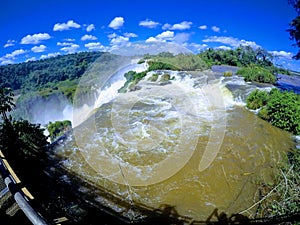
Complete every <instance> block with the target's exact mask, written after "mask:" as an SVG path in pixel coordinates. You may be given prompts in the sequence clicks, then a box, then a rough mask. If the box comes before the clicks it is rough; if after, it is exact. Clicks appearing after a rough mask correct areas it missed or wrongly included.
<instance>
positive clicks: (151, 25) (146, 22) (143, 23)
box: [139, 19, 159, 28]
mask: <svg viewBox="0 0 300 225" xmlns="http://www.w3.org/2000/svg"><path fill="white" fill-rule="evenodd" d="M158 25H159V23H158V22H154V21H152V20H149V19H146V20H143V21H140V22H139V26H142V27H147V28H155V27H157V26H158Z"/></svg>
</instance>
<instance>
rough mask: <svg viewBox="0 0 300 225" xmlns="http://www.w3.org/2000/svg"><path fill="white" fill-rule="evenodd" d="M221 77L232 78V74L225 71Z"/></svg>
mask: <svg viewBox="0 0 300 225" xmlns="http://www.w3.org/2000/svg"><path fill="white" fill-rule="evenodd" d="M223 75H224V77H232V75H233V73H232V72H231V71H225V72H224V74H223Z"/></svg>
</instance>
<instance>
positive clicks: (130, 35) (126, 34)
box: [124, 33, 138, 38]
mask: <svg viewBox="0 0 300 225" xmlns="http://www.w3.org/2000/svg"><path fill="white" fill-rule="evenodd" d="M124 36H125V37H128V38H136V37H137V36H138V35H137V34H135V33H124Z"/></svg>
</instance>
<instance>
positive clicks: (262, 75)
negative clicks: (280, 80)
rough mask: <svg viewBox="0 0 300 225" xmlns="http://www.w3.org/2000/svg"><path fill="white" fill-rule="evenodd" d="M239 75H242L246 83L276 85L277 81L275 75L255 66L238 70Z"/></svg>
mask: <svg viewBox="0 0 300 225" xmlns="http://www.w3.org/2000/svg"><path fill="white" fill-rule="evenodd" d="M237 74H238V75H242V76H243V77H244V78H245V81H246V82H248V81H251V82H252V81H255V82H259V83H271V84H274V83H275V81H276V77H275V75H274V74H272V73H271V72H270V70H268V69H265V68H263V67H261V66H257V65H254V64H251V65H250V66H247V67H244V68H242V69H240V70H238V71H237Z"/></svg>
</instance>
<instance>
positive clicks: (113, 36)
mask: <svg viewBox="0 0 300 225" xmlns="http://www.w3.org/2000/svg"><path fill="white" fill-rule="evenodd" d="M117 36H118V35H117V34H116V33H112V34H109V35H107V37H108V38H109V39H113V38H115V37H117Z"/></svg>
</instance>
